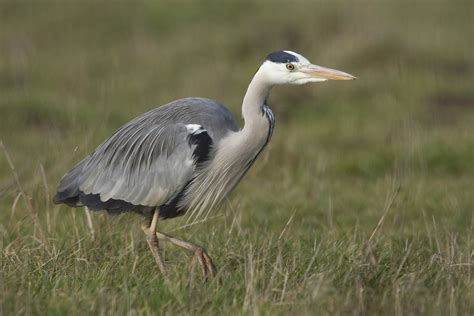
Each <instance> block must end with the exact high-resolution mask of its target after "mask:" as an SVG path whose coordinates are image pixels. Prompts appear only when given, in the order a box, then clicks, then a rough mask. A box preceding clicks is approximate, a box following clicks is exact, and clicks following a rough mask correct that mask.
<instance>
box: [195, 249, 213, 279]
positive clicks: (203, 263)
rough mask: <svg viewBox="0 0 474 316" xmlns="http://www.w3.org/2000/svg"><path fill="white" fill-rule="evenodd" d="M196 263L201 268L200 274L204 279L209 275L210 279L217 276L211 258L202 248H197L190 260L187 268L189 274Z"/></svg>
mask: <svg viewBox="0 0 474 316" xmlns="http://www.w3.org/2000/svg"><path fill="white" fill-rule="evenodd" d="M196 262H198V263H199V266H200V267H201V272H202V274H203V276H204V277H207V276H208V275H209V274H210V275H211V276H212V277H215V276H216V275H217V268H216V266H215V265H214V262H212V259H211V257H209V255H208V254H207V252H206V251H205V250H204V249H203V248H197V249H196V250H195V251H194V256H193V258H192V259H191V263H190V265H189V268H188V270H189V272H192V271H193V269H194V266H195V264H196Z"/></svg>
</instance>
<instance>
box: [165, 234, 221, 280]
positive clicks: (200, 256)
mask: <svg viewBox="0 0 474 316" xmlns="http://www.w3.org/2000/svg"><path fill="white" fill-rule="evenodd" d="M156 237H157V238H158V239H159V240H162V241H169V242H171V243H172V244H174V245H176V246H178V247H182V248H185V249H188V250H190V251H192V252H193V253H194V257H193V259H192V261H191V264H190V265H189V270H190V271H192V269H193V268H194V264H195V263H196V261H198V262H199V265H200V266H201V270H202V273H203V274H204V276H207V274H208V273H210V274H211V275H212V276H213V277H215V276H216V275H217V268H216V266H215V265H214V262H212V259H211V257H209V255H208V254H207V252H206V250H205V249H204V248H203V247H200V246H198V245H195V244H193V243H190V242H188V241H184V240H181V239H178V238H175V237H172V236H170V235H167V234H163V233H160V232H156Z"/></svg>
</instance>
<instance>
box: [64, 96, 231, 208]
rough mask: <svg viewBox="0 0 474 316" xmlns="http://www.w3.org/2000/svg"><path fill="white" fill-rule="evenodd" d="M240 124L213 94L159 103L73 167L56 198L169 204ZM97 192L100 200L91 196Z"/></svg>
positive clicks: (80, 201) (130, 204) (97, 205)
mask: <svg viewBox="0 0 474 316" xmlns="http://www.w3.org/2000/svg"><path fill="white" fill-rule="evenodd" d="M236 130H237V125H236V124H235V121H234V119H233V117H232V114H230V112H229V111H228V110H227V109H226V108H225V107H223V106H222V105H220V104H218V103H217V102H215V101H212V100H209V99H201V98H188V99H182V100H177V101H174V102H172V103H169V104H167V105H164V106H162V107H159V108H156V109H154V110H152V111H149V112H147V113H145V114H143V115H141V116H139V117H137V118H136V119H134V120H132V121H130V122H129V123H127V124H126V125H124V126H123V127H121V128H120V129H119V130H117V131H116V132H115V133H114V134H113V135H112V136H111V137H110V138H109V139H107V140H106V141H105V142H104V143H103V144H101V145H100V146H99V147H98V148H97V149H96V150H95V151H94V152H93V153H92V154H91V155H89V156H88V157H86V158H85V159H84V160H83V161H81V162H80V163H79V164H78V165H76V167H74V168H73V169H72V170H71V171H70V172H68V173H67V174H66V175H65V176H64V177H63V178H62V179H61V182H60V184H59V187H58V190H57V194H56V197H55V202H57V203H66V204H69V205H74V204H79V205H80V204H85V205H88V204H87V203H91V206H92V208H106V209H108V208H112V209H113V208H116V209H120V210H121V208H123V207H124V206H123V203H119V204H117V203H115V201H120V202H122V201H123V202H124V203H126V204H128V205H125V206H126V207H127V206H128V208H132V207H133V206H134V205H142V206H150V207H154V206H159V205H162V204H165V203H166V202H168V201H170V200H171V199H173V198H174V197H175V196H176V195H177V194H179V192H181V191H182V189H183V188H184V186H185V185H186V184H187V183H188V182H189V181H190V180H191V179H192V178H193V174H194V172H195V169H196V165H197V163H198V162H200V161H202V160H206V159H209V158H210V157H209V155H211V147H212V144H213V142H216V141H219V140H220V139H222V138H223V137H224V136H225V135H226V134H227V133H229V132H230V131H236ZM91 196H93V197H99V198H100V200H99V201H97V198H95V199H96V201H95V202H93V201H90V199H89V200H87V198H88V197H91ZM101 202H104V203H101ZM105 202H107V203H108V204H106V203H105Z"/></svg>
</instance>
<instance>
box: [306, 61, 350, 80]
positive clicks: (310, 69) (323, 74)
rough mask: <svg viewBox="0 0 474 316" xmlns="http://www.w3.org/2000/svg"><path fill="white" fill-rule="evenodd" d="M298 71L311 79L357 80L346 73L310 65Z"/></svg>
mask: <svg viewBox="0 0 474 316" xmlns="http://www.w3.org/2000/svg"><path fill="white" fill-rule="evenodd" d="M300 71H301V72H303V73H306V74H309V75H311V77H315V78H319V79H325V80H355V79H357V78H356V77H354V76H353V75H350V74H348V73H345V72H342V71H339V70H336V69H331V68H325V67H321V66H317V65H312V64H310V65H307V66H303V67H301V68H300Z"/></svg>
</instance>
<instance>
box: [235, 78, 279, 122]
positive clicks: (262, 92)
mask: <svg viewBox="0 0 474 316" xmlns="http://www.w3.org/2000/svg"><path fill="white" fill-rule="evenodd" d="M271 88H272V86H271V85H269V84H268V82H267V80H266V78H265V76H264V75H263V73H262V72H261V70H260V69H259V70H258V71H257V73H256V74H255V76H254V77H253V79H252V81H251V82H250V84H249V87H248V89H247V92H246V93H245V97H244V100H243V103H242V116H243V118H244V121H245V125H244V127H243V130H246V129H248V128H249V127H254V126H255V124H257V125H259V124H258V123H260V122H261V121H262V120H265V121H266V119H265V118H264V117H263V115H262V106H263V105H264V104H265V101H266V100H267V97H268V95H269V93H270V90H271Z"/></svg>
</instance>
